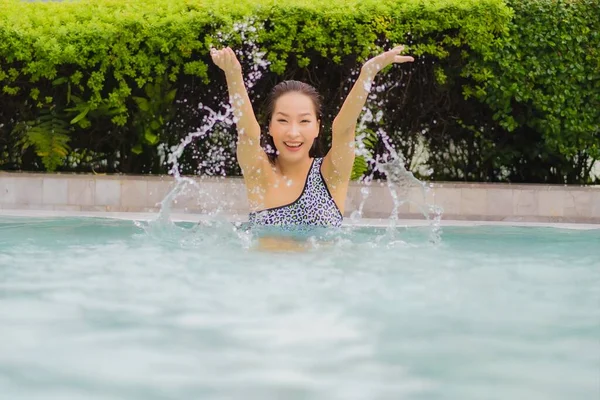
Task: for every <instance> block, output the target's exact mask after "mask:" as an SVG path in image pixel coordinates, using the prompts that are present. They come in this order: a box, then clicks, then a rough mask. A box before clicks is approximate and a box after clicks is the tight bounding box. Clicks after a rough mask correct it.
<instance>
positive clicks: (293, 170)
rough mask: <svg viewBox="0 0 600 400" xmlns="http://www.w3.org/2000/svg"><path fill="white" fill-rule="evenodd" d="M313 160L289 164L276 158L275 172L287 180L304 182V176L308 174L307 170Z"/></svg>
mask: <svg viewBox="0 0 600 400" xmlns="http://www.w3.org/2000/svg"><path fill="white" fill-rule="evenodd" d="M312 162H313V159H312V158H310V157H308V158H304V159H302V160H299V161H296V162H289V161H285V160H282V159H280V158H277V160H276V161H275V165H276V167H277V170H278V171H279V173H280V174H281V175H282V176H285V177H286V178H288V179H292V180H296V179H301V180H304V179H305V178H306V175H307V174H308V170H309V168H310V166H311V165H312Z"/></svg>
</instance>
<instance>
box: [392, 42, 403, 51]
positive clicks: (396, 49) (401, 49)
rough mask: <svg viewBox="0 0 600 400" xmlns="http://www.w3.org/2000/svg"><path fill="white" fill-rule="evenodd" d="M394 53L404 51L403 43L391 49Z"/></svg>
mask: <svg viewBox="0 0 600 400" xmlns="http://www.w3.org/2000/svg"><path fill="white" fill-rule="evenodd" d="M392 51H393V52H394V53H402V52H403V51H404V45H402V44H401V45H398V46H396V47H394V48H393V49H392Z"/></svg>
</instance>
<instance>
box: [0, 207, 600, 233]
mask: <svg viewBox="0 0 600 400" xmlns="http://www.w3.org/2000/svg"><path fill="white" fill-rule="evenodd" d="M0 217H29V218H53V217H55V218H56V217H58V218H72V217H75V218H107V219H120V220H129V221H149V220H154V219H156V218H157V217H158V214H157V213H152V212H104V211H103V212H100V211H57V210H0ZM209 218H211V217H210V216H208V215H206V214H192V213H172V214H171V215H169V219H170V220H171V221H174V222H198V221H202V220H207V219H209ZM213 218H214V217H213ZM221 218H224V219H226V220H228V221H231V222H244V221H246V215H237V214H229V215H225V216H222V217H221ZM389 224H390V221H389V220H388V219H385V218H362V219H359V220H351V219H350V218H346V219H345V220H344V225H347V226H373V227H385V226H389ZM429 224H430V221H427V220H424V219H399V220H397V221H396V225H397V226H409V227H410V226H427V225H429ZM440 225H441V226H442V227H444V226H463V227H470V226H519V227H550V228H561V229H575V230H593V229H600V224H589V223H588V224H586V223H565V222H543V221H542V222H528V221H485V220H452V219H447V220H446V219H442V220H441V221H440Z"/></svg>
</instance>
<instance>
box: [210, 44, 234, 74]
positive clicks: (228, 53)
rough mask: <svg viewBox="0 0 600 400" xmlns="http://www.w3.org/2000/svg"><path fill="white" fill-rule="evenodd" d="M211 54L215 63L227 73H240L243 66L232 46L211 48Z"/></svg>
mask: <svg viewBox="0 0 600 400" xmlns="http://www.w3.org/2000/svg"><path fill="white" fill-rule="evenodd" d="M210 56H211V57H212V60H213V62H214V63H215V65H216V66H217V67H219V68H221V69H222V70H223V72H225V74H231V73H238V72H241V71H242V66H241V65H240V62H239V61H238V59H237V57H236V55H235V53H234V52H233V50H231V48H230V47H225V48H224V49H221V50H217V49H214V48H213V49H210Z"/></svg>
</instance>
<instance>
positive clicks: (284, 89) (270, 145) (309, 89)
mask: <svg viewBox="0 0 600 400" xmlns="http://www.w3.org/2000/svg"><path fill="white" fill-rule="evenodd" d="M291 92H296V93H300V94H303V95H305V96H308V97H309V98H310V99H311V100H312V103H313V106H314V107H315V115H316V116H317V121H318V123H319V124H320V123H321V120H322V118H321V115H322V111H321V95H319V92H317V89H315V88H314V87H313V86H311V85H309V84H308V83H304V82H300V81H294V80H288V81H283V82H280V83H278V84H277V85H275V87H273V89H272V90H271V93H269V97H268V98H267V104H266V107H267V109H266V116H265V118H266V121H265V122H266V125H267V129H268V125H269V124H270V123H271V118H273V113H274V112H275V104H276V103H277V100H279V98H280V97H281V96H283V95H284V94H286V93H291ZM261 145H262V147H263V148H264V149H265V151H266V152H267V155H268V156H269V161H271V163H274V162H275V160H276V159H277V149H276V148H275V143H274V142H273V137H271V135H269V133H268V132H267V131H263V132H262V133H261ZM308 154H309V156H310V157H323V145H322V144H321V134H320V132H319V135H318V136H317V137H316V138H315V141H314V142H313V145H312V146H311V148H310V151H309V153H308Z"/></svg>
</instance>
